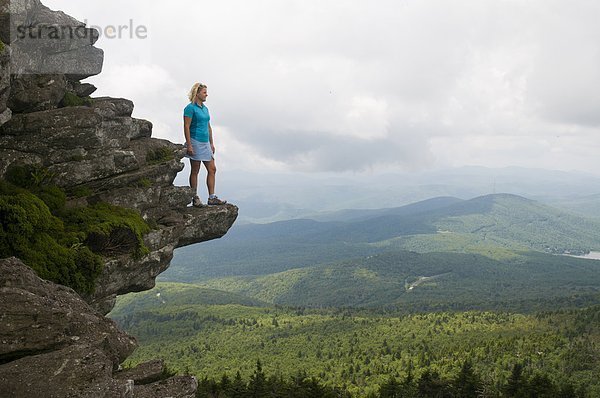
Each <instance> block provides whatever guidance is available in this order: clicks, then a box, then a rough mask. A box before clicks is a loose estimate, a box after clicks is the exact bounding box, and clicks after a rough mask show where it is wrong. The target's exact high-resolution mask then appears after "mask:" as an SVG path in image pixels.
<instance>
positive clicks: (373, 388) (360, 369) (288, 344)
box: [111, 284, 600, 397]
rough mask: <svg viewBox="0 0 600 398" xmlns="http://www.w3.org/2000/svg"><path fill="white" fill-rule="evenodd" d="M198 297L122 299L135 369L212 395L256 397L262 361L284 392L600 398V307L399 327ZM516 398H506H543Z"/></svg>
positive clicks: (360, 314) (361, 313)
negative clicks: (469, 385)
mask: <svg viewBox="0 0 600 398" xmlns="http://www.w3.org/2000/svg"><path fill="white" fill-rule="evenodd" d="M197 289H198V288H197V287H194V286H184V285H176V284H168V285H162V284H159V285H158V286H157V288H155V289H154V290H153V291H149V292H143V293H137V294H134V295H129V296H128V297H126V298H125V300H122V299H119V301H118V304H117V307H115V309H114V311H113V312H112V313H111V317H112V318H113V319H115V320H116V321H117V322H118V323H119V324H120V325H121V326H122V327H124V328H125V330H126V331H128V332H129V333H131V334H133V335H135V336H136V337H137V338H138V341H139V342H140V348H139V349H138V350H137V351H136V352H135V353H134V355H133V357H131V358H130V360H129V361H130V362H131V364H134V363H139V362H143V361H144V360H148V359H150V358H156V357H157V356H158V357H162V358H164V359H165V360H166V362H167V364H168V366H169V367H170V368H171V369H173V370H175V371H177V372H179V373H186V372H187V373H191V374H194V375H197V376H198V377H199V378H200V379H205V381H204V382H203V383H204V385H205V386H210V385H212V386H213V388H216V387H218V385H219V383H221V382H214V381H212V382H211V379H212V380H221V381H222V380H228V381H230V382H231V381H232V380H235V379H238V384H239V383H240V382H239V380H240V378H242V379H248V378H249V382H248V383H245V382H244V383H242V384H245V385H246V386H250V385H251V384H252V380H253V377H255V375H256V372H257V369H256V361H257V359H260V361H261V363H262V369H263V370H264V374H265V375H268V376H267V377H268V378H269V379H272V380H283V381H284V385H287V383H289V382H291V381H290V380H292V378H297V379H298V375H305V376H304V377H302V378H300V379H301V380H304V381H307V380H310V378H311V377H312V378H314V380H315V381H316V382H317V383H318V384H319V385H320V386H322V387H328V388H339V389H342V390H345V391H347V392H349V393H350V394H351V395H352V396H356V397H364V396H369V394H371V396H386V395H377V394H380V393H381V390H385V389H386V388H387V389H388V390H389V389H390V388H392V387H393V385H394V383H395V382H397V383H398V384H402V383H403V382H406V380H407V378H409V375H412V376H410V377H413V379H412V380H413V381H412V382H411V383H412V385H413V386H414V387H415V388H416V389H417V390H418V389H419V386H421V387H424V385H425V383H424V382H422V383H419V380H429V379H435V380H438V381H439V383H438V382H436V383H434V384H436V385H440V386H445V387H444V388H452V386H453V385H454V384H453V383H452V381H454V380H457V379H458V378H459V377H463V378H464V379H469V378H471V379H472V378H475V379H476V380H480V381H481V383H482V384H483V385H484V386H485V387H486V388H487V389H488V391H490V396H499V394H500V393H501V392H502V391H504V389H505V388H508V387H507V386H509V385H520V386H521V387H518V388H524V389H527V388H529V387H528V386H532V385H534V384H535V383H538V382H539V383H541V384H543V385H546V386H549V387H548V388H553V389H554V390H553V391H558V390H559V389H561V388H567V387H568V388H572V389H573V390H574V391H580V392H582V393H583V391H585V393H586V394H587V395H586V396H589V397H593V396H597V395H598V394H599V393H600V383H599V381H598V379H597V377H595V375H597V374H598V372H600V356H599V355H598V347H599V344H600V307H599V306H595V307H590V308H587V309H581V310H564V311H555V312H543V313H538V314H535V315H522V314H515V313H507V312H479V311H468V312H458V313H449V312H440V313H428V314H426V313H418V314H412V315H399V314H386V313H385V312H384V311H379V312H377V311H373V310H370V311H367V310H351V309H345V310H342V309H331V310H316V309H313V310H308V309H302V308H295V309H294V308H281V307H264V306H260V307H257V306H248V305H242V304H239V301H240V300H242V298H241V297H240V296H227V295H225V294H223V293H219V294H220V295H221V296H218V295H217V293H215V292H213V293H212V294H210V293H209V294H208V298H207V299H206V300H207V301H210V302H212V304H206V303H202V302H201V301H202V300H200V299H198V298H196V299H195V303H188V302H186V300H185V299H182V298H180V297H178V295H179V294H178V292H179V291H181V292H182V294H184V295H187V297H188V298H190V297H193V293H191V292H195V293H197V296H198V295H203V294H204V293H203V292H202V291H200V290H197ZM158 293H160V295H158V296H157V294H158ZM219 297H220V298H219ZM219 299H220V300H222V303H226V304H219V303H218V300H219ZM466 361H470V362H469V363H470V365H468V366H467V368H465V366H466V365H465V363H466ZM515 364H522V365H523V367H522V369H521V372H520V376H519V378H518V380H517V381H515V380H512V379H514V375H513V373H514V372H513V371H514V367H515ZM238 372H239V374H240V376H237V373H238ZM224 374H225V375H224ZM461 374H462V376H461ZM306 375H308V376H306ZM309 376H310V377H309ZM540 377H541V378H543V380H542V381H540V380H539V379H540ZM511 378H512V379H511ZM511 380H512V381H511ZM542 382H543V383H542ZM511 383H512V384H511ZM226 384H227V383H226ZM201 385H203V384H202V383H201ZM390 385H391V386H392V387H390ZM215 386H216V387H215ZM207 388H208V387H207ZM219 388H221V387H219ZM201 390H202V389H201ZM203 391H206V390H203ZM515 394H516V393H515ZM515 394H513V395H510V394H509V395H505V396H532V395H518V394H516V395H515ZM199 396H207V395H199ZM208 396H210V395H208ZM225 396H228V395H225ZM240 396H242V395H240ZM275 396H286V395H275ZM387 396H392V395H387ZM415 396H427V395H415ZM429 396H433V395H429ZM466 396H469V395H466ZM538 396H543V395H538ZM546 396H553V395H546ZM573 396H574V395H573Z"/></svg>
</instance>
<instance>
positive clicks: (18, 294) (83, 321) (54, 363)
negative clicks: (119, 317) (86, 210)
mask: <svg viewBox="0 0 600 398" xmlns="http://www.w3.org/2000/svg"><path fill="white" fill-rule="evenodd" d="M0 318H1V319H2V322H0V363H2V365H0V396H3V397H13V396H14V397H28V396H43V397H101V396H105V397H113V396H125V390H126V388H125V383H124V382H122V381H117V380H113V378H112V373H113V371H114V370H115V369H116V368H117V367H118V365H119V364H120V363H121V362H122V361H123V360H125V358H126V357H127V356H129V355H130V354H131V353H132V352H133V350H134V349H135V347H136V342H135V339H134V338H133V337H131V336H128V335H127V334H125V333H124V332H121V331H120V330H119V329H118V328H117V326H116V324H115V323H114V322H113V321H112V320H110V319H108V318H105V317H103V316H102V315H101V314H99V313H98V312H96V311H95V310H93V309H92V308H91V307H90V306H89V305H88V304H87V303H86V302H85V301H83V300H82V299H81V297H79V296H78V295H77V293H75V292H74V291H73V290H72V289H70V288H67V287H64V286H61V285H57V284H54V283H52V282H48V281H44V280H42V279H40V278H38V277H37V276H36V275H35V273H34V272H33V270H32V269H31V268H29V267H27V266H26V265H24V264H23V263H22V262H21V261H19V260H17V259H15V258H9V259H4V260H0Z"/></svg>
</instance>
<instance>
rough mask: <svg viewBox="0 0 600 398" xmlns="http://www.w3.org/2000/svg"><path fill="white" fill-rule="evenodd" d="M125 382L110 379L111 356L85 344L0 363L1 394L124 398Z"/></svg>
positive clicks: (48, 397)
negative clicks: (109, 357) (108, 356)
mask: <svg viewBox="0 0 600 398" xmlns="http://www.w3.org/2000/svg"><path fill="white" fill-rule="evenodd" d="M128 384H129V383H127V381H125V380H115V379H113V378H112V362H111V361H110V359H108V358H107V356H106V355H105V354H104V353H103V352H102V351H101V350H99V349H96V348H92V347H89V346H86V345H72V346H70V347H66V348H64V349H62V350H56V351H51V352H47V353H42V354H38V355H33V356H28V357H24V358H21V359H18V360H15V361H12V362H9V363H6V364H3V365H0V396H1V397H44V398H46V397H47V398H67V397H69V398H101V397H105V398H113V397H114V398H124V397H127V396H128V395H127V389H128ZM129 388H130V389H131V387H129ZM129 396H130V397H131V396H132V395H131V393H129Z"/></svg>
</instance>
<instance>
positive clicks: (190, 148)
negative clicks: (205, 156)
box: [187, 144, 194, 156]
mask: <svg viewBox="0 0 600 398" xmlns="http://www.w3.org/2000/svg"><path fill="white" fill-rule="evenodd" d="M187 153H188V155H190V156H194V147H193V146H192V144H188V145H187Z"/></svg>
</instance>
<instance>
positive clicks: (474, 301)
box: [197, 251, 600, 312]
mask: <svg viewBox="0 0 600 398" xmlns="http://www.w3.org/2000/svg"><path fill="white" fill-rule="evenodd" d="M197 283H198V284H199V285H201V286H204V287H208V288H213V289H219V290H224V291H229V292H235V293H238V294H242V295H245V296H248V297H252V298H255V299H258V300H262V301H265V302H268V303H271V304H277V305H288V306H307V307H316V308H319V307H323V306H325V307H370V308H379V307H386V308H394V309H396V310H402V311H412V312H414V311H440V310H465V309H479V310H494V309H505V310H512V311H519V312H532V311H538V310H545V309H552V308H556V306H557V305H560V307H561V308H565V307H580V306H587V305H590V304H595V303H599V302H600V262H599V261H593V260H586V259H579V258H572V257H567V256H554V255H549V254H545V253H537V252H522V253H514V256H513V257H512V258H507V259H504V260H503V261H497V260H493V259H491V258H489V257H486V256H482V255H478V254H461V253H415V252H406V251H392V252H385V253H382V254H377V255H371V256H367V257H360V258H356V259H351V260H345V261H340V262H335V263H326V264H319V265H317V266H314V267H304V268H299V269H293V270H288V271H284V272H280V273H273V274H270V275H260V276H233V277H223V278H213V279H210V280H206V281H204V282H197Z"/></svg>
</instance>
